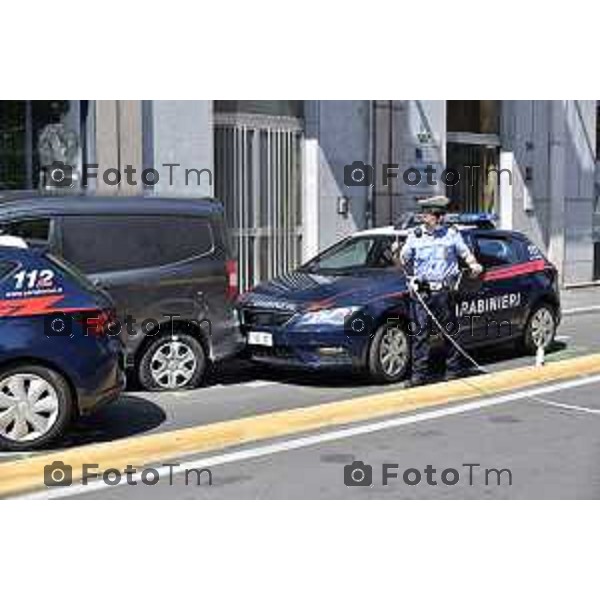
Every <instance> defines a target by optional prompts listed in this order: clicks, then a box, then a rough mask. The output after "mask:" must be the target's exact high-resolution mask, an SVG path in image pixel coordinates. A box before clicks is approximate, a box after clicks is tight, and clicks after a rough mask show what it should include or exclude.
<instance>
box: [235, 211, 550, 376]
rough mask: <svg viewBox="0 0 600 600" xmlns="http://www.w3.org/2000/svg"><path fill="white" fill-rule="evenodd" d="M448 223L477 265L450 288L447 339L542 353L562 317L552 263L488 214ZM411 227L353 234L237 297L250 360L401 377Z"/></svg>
mask: <svg viewBox="0 0 600 600" xmlns="http://www.w3.org/2000/svg"><path fill="white" fill-rule="evenodd" d="M447 221H449V222H450V223H452V224H453V226H455V227H457V228H458V229H459V230H460V231H461V233H462V235H463V237H464V239H465V241H466V243H467V244H468V245H469V246H470V248H471V249H472V251H473V252H474V254H475V256H476V258H477V260H478V261H479V262H480V264H481V265H482V266H483V267H484V269H485V270H484V273H483V275H482V276H481V277H480V278H479V279H477V280H469V279H468V278H466V277H465V278H463V280H462V285H460V286H459V287H458V289H457V291H456V299H455V300H456V302H455V305H456V312H457V316H458V317H459V325H460V326H459V327H458V328H457V329H456V330H455V331H452V332H450V333H451V335H453V336H454V338H455V340H456V341H457V342H458V343H460V344H461V346H463V347H464V348H465V349H467V350H472V349H474V348H478V347H483V346H490V345H497V344H499V343H503V342H508V341H516V342H518V343H519V345H520V346H521V347H523V348H524V349H526V350H527V351H529V352H535V351H536V349H537V348H538V347H539V346H543V347H544V348H547V347H549V346H550V345H551V344H552V343H553V340H554V337H555V332H556V328H557V326H558V324H559V323H560V318H561V309H560V297H559V286H558V277H557V272H556V269H555V267H554V266H553V265H552V264H551V263H550V262H549V261H548V260H547V259H546V258H545V257H544V255H543V254H542V252H541V251H540V250H539V248H538V247H537V246H536V245H535V244H533V243H532V242H531V241H530V240H529V239H528V238H527V237H526V236H525V235H523V234H522V233H519V232H516V231H503V230H499V229H496V228H495V227H494V220H493V218H492V217H491V216H488V215H448V219H447ZM416 224H417V221H416V220H415V218H411V219H410V220H409V221H408V222H405V223H404V224H403V225H402V226H401V227H400V228H396V227H392V226H390V227H383V228H378V229H371V230H366V231H361V232H358V233H355V234H353V235H351V236H349V237H346V238H345V239H343V240H342V241H340V242H339V243H337V244H335V245H333V246H332V247H330V248H328V249H327V250H325V251H323V252H322V253H321V254H319V255H318V256H316V257H315V258H313V259H312V260H310V261H309V262H307V263H306V264H304V265H302V266H301V267H300V268H299V269H297V270H296V271H294V272H292V273H289V274H286V275H284V276H282V277H279V278H277V279H274V280H272V281H269V282H266V283H262V284H260V285H258V286H257V287H255V288H254V289H252V290H250V291H249V292H247V293H246V294H244V295H243V296H242V297H241V298H240V301H239V312H240V318H241V324H242V329H243V332H244V334H245V336H246V339H247V347H248V350H249V354H250V356H251V358H252V359H254V360H257V361H266V362H269V363H272V364H279V365H288V366H305V367H311V368H316V369H318V368H324V367H342V366H345V367H353V368H354V369H358V370H362V371H366V372H367V373H369V374H370V376H371V377H372V378H373V380H375V381H378V382H396V381H399V380H401V379H403V378H404V377H405V376H406V374H407V371H408V369H409V367H410V344H411V336H412V335H414V329H413V327H414V323H412V321H411V318H410V308H409V303H410V296H409V290H408V281H407V276H406V275H405V273H404V272H403V270H402V268H401V266H400V263H399V260H398V254H399V250H400V248H401V247H402V244H403V243H404V241H405V240H406V237H407V235H408V229H407V228H406V226H409V227H412V226H414V225H416ZM432 333H433V334H434V340H435V339H436V337H437V338H440V336H439V331H438V332H437V336H436V335H435V334H436V331H435V330H433V329H432ZM440 339H441V338H440Z"/></svg>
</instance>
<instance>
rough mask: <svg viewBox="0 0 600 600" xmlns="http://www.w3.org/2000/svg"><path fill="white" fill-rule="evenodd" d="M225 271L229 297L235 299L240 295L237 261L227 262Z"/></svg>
mask: <svg viewBox="0 0 600 600" xmlns="http://www.w3.org/2000/svg"><path fill="white" fill-rule="evenodd" d="M225 272H226V273H227V292H226V294H227V298H228V299H229V300H235V298H236V297H237V295H238V292H239V289H238V278H237V261H235V260H228V261H227V262H226V263H225Z"/></svg>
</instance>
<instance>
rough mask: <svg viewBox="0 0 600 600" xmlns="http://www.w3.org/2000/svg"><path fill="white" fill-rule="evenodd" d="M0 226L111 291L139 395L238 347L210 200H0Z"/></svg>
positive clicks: (231, 273) (220, 231)
mask: <svg viewBox="0 0 600 600" xmlns="http://www.w3.org/2000/svg"><path fill="white" fill-rule="evenodd" d="M0 230H2V231H3V232H4V233H6V234H10V235H16V236H20V237H22V238H24V239H25V240H26V241H27V242H28V243H29V244H30V245H32V246H35V245H41V246H45V247H48V248H49V249H50V250H51V251H52V252H53V253H54V254H57V255H59V256H62V257H64V258H65V259H66V260H67V261H69V262H70V263H72V264H74V265H75V266H76V267H79V269H80V270H81V271H83V272H84V273H85V274H87V275H88V276H89V277H90V278H91V280H92V281H94V282H95V283H96V284H98V285H99V286H101V287H102V288H104V289H106V290H107V291H108V292H109V293H110V294H111V296H112V298H113V300H114V302H115V304H116V307H117V318H118V321H119V324H120V327H121V330H122V332H123V333H122V337H123V340H124V341H125V343H126V346H127V353H128V359H127V362H128V367H129V369H130V370H131V371H133V372H134V373H135V374H136V376H137V378H138V379H139V382H140V383H141V384H142V386H143V387H144V388H146V389H177V388H186V387H193V386H196V385H198V384H199V383H200V382H201V380H202V377H203V375H204V373H205V370H206V367H207V363H209V362H215V361H219V360H222V359H224V358H226V357H229V356H231V355H233V354H235V353H236V352H237V351H239V350H240V349H241V347H242V345H243V340H242V338H241V335H240V333H239V327H238V320H237V313H236V312H235V309H234V307H233V300H234V299H235V296H236V295H237V272H236V271H237V266H236V263H235V261H234V260H233V258H232V256H231V254H230V245H229V242H228V234H227V230H226V226H225V222H224V211H223V207H222V205H221V204H220V203H219V202H217V201H215V200H213V199H206V198H205V199H192V198H190V199H177V198H156V197H113V198H110V197H109V198H104V197H96V196H82V197H78V196H65V197H56V196H39V197H29V198H27V197H23V196H20V197H19V198H16V199H15V198H10V196H8V195H7V197H6V198H4V199H3V198H1V197H0ZM156 323H158V326H156Z"/></svg>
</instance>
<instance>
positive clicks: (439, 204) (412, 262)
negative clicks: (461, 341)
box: [400, 196, 483, 387]
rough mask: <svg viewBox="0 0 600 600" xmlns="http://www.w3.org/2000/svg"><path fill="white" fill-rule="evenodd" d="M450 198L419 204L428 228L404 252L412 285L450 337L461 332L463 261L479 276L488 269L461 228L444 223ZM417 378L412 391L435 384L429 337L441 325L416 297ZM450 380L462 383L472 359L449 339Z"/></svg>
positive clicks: (416, 233)
mask: <svg viewBox="0 0 600 600" xmlns="http://www.w3.org/2000/svg"><path fill="white" fill-rule="evenodd" d="M449 202H450V201H449V200H448V198H446V197H445V196H435V197H433V198H427V199H425V200H421V201H420V202H419V204H420V206H421V209H422V211H423V225H420V226H418V227H417V228H415V229H414V230H413V231H412V232H411V233H410V234H409V236H408V239H407V240H406V243H405V244H404V247H403V248H402V250H401V253H400V260H401V262H402V264H403V265H404V266H405V267H408V269H409V270H410V269H412V273H413V279H412V285H413V286H417V289H418V290H419V294H420V296H421V298H422V300H423V301H424V302H425V304H426V305H427V307H428V308H429V310H430V311H431V312H432V313H433V314H434V315H435V316H436V318H437V320H438V321H439V323H440V324H441V325H442V326H444V327H446V331H447V332H448V333H449V334H453V335H454V334H456V332H457V330H458V322H457V317H456V312H455V307H454V302H453V290H454V288H455V286H456V283H457V281H458V277H459V274H460V270H459V264H458V260H459V258H461V259H463V260H464V261H465V262H466V264H467V266H468V267H469V269H470V271H471V274H472V275H473V276H475V277H477V276H479V275H481V273H482V272H483V268H482V267H481V265H480V264H479V263H478V262H477V260H476V259H475V257H474V256H473V253H472V252H471V251H470V249H469V247H468V246H467V244H466V243H465V241H464V240H463V237H462V235H461V234H460V232H459V231H458V229H456V227H452V226H447V225H445V224H444V222H443V221H444V215H445V214H446V208H447V206H448V204H449ZM411 320H412V324H411V329H412V331H411V334H412V378H411V381H410V383H409V384H408V385H409V387H413V386H418V385H424V384H426V383H428V382H430V381H431V375H430V370H429V367H430V364H431V352H430V350H431V348H430V346H431V344H430V339H429V336H430V335H431V333H432V332H434V331H435V329H436V326H435V325H434V324H433V323H432V319H431V317H430V316H429V314H428V313H427V310H426V309H425V307H424V306H423V304H422V303H421V302H420V301H419V299H418V298H417V297H416V294H415V293H414V290H413V291H412V294H411ZM442 338H443V340H444V355H445V363H446V378H447V379H456V378H458V377H461V376H463V375H466V374H467V373H468V369H467V364H466V360H465V358H464V357H463V355H462V354H461V353H460V352H459V350H458V349H457V348H456V347H455V346H454V345H453V344H451V343H450V342H449V341H448V340H447V339H446V338H445V337H444V336H442Z"/></svg>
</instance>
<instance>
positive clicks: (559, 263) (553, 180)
mask: <svg viewBox="0 0 600 600" xmlns="http://www.w3.org/2000/svg"><path fill="white" fill-rule="evenodd" d="M565 111H566V101H564V100H551V101H550V110H549V116H548V121H549V122H548V199H549V203H550V226H549V233H550V236H549V243H548V258H549V259H550V260H551V261H552V262H553V263H554V265H555V266H556V268H557V269H558V272H559V279H560V283H561V284H562V283H564V280H565V273H564V262H565V178H564V171H565V146H564V137H565V119H566V115H565Z"/></svg>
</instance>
